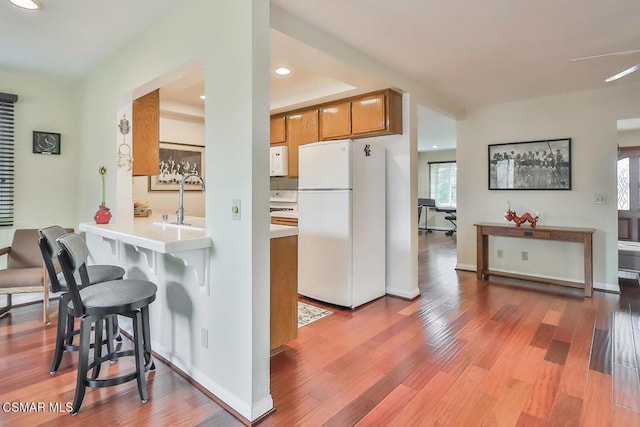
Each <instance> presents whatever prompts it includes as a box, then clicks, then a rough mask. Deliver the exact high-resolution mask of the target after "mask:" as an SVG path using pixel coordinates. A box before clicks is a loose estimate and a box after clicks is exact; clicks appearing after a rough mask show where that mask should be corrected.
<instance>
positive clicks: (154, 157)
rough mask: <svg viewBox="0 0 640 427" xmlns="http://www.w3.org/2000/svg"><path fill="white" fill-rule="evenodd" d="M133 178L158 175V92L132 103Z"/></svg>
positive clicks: (155, 91)
mask: <svg viewBox="0 0 640 427" xmlns="http://www.w3.org/2000/svg"><path fill="white" fill-rule="evenodd" d="M132 107H133V112H132V118H131V120H132V122H133V123H132V127H133V131H132V139H133V148H132V153H131V155H132V156H133V176H151V175H157V174H158V161H159V160H160V147H159V143H160V90H159V89H156V90H154V91H153V92H150V93H148V94H146V95H144V96H141V97H140V98H138V99H135V100H134V101H133V106H132Z"/></svg>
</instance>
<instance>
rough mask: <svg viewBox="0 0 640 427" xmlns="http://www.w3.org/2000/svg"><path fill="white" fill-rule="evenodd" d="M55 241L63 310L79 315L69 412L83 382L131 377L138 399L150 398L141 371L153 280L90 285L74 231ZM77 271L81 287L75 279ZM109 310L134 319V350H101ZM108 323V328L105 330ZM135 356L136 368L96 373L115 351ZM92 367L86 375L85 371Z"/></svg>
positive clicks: (146, 365)
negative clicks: (63, 284) (64, 289)
mask: <svg viewBox="0 0 640 427" xmlns="http://www.w3.org/2000/svg"><path fill="white" fill-rule="evenodd" d="M57 242H58V243H59V245H60V251H59V252H58V258H59V260H60V265H61V266H62V271H63V273H64V276H65V278H66V280H67V285H68V287H69V294H70V296H71V298H70V301H69V302H68V305H67V310H68V312H69V313H70V314H71V315H73V316H74V317H76V318H80V348H79V354H78V376H77V382H76V392H75V397H74V399H73V407H72V410H71V414H72V415H76V414H77V413H78V411H79V410H80V406H81V405H82V401H83V399H84V395H85V390H86V387H110V386H114V385H118V384H122V383H125V382H127V381H131V380H134V379H135V380H136V381H137V383H138V392H139V394H140V398H141V400H142V402H146V401H147V400H148V399H149V394H148V391H147V385H146V378H145V372H146V371H148V370H153V369H154V368H155V366H154V364H153V360H152V357H151V334H150V328H149V304H151V303H152V302H153V301H155V299H156V292H157V290H158V288H157V286H156V285H155V284H153V283H151V282H149V281H146V280H129V279H123V280H113V281H108V282H102V283H96V284H94V285H91V286H89V284H88V283H89V279H88V274H87V265H86V259H87V256H88V253H89V251H88V248H87V246H86V244H85V242H84V240H83V239H82V237H80V236H78V235H77V234H67V235H65V236H62V237H60V238H58V240H57ZM75 273H79V276H80V279H81V282H82V283H83V284H84V285H85V286H83V287H82V288H80V287H79V286H78V284H77V282H76V280H75V277H74V275H75ZM114 315H122V316H127V317H129V318H131V319H132V320H133V350H125V351H111V350H110V349H108V352H107V354H105V355H104V356H103V355H102V345H101V344H98V343H102V329H103V325H104V322H105V321H109V319H111V317H112V316H114ZM93 325H95V328H94V330H95V338H94V342H95V343H96V344H95V346H94V351H93V360H91V361H90V360H89V349H90V347H91V330H92V326H93ZM108 329H109V328H107V330H108ZM124 356H134V357H135V366H136V368H135V371H134V372H131V373H126V374H122V375H119V376H116V377H110V378H105V379H98V375H99V374H100V367H101V365H102V363H103V362H106V361H114V360H117V359H118V358H120V357H124ZM89 370H92V373H91V376H90V377H88V376H87V374H88V372H89Z"/></svg>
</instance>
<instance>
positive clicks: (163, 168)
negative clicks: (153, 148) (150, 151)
mask: <svg viewBox="0 0 640 427" xmlns="http://www.w3.org/2000/svg"><path fill="white" fill-rule="evenodd" d="M204 170H205V167H204V147H203V146H200V145H186V144H176V143H171V142H160V159H159V161H158V175H154V176H150V177H149V191H177V190H178V189H179V188H180V185H179V184H180V181H181V180H182V178H184V177H187V176H190V175H195V176H191V177H190V178H187V180H186V181H185V186H184V189H185V190H188V191H196V190H197V191H200V190H202V187H201V185H200V180H199V179H198V178H197V177H200V178H202V179H203V180H204Z"/></svg>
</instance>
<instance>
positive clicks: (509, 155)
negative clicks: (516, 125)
mask: <svg viewBox="0 0 640 427" xmlns="http://www.w3.org/2000/svg"><path fill="white" fill-rule="evenodd" d="M489 190H571V138H563V139H549V140H545V141H527V142H511V143H507V144H493V145H489Z"/></svg>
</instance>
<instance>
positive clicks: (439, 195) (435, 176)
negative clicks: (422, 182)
mask: <svg viewBox="0 0 640 427" xmlns="http://www.w3.org/2000/svg"><path fill="white" fill-rule="evenodd" d="M457 173H458V168H457V166H456V162H429V180H430V183H431V198H432V199H435V201H436V205H437V206H448V207H454V208H455V207H456V196H457V191H456V189H457Z"/></svg>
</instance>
